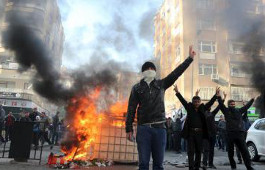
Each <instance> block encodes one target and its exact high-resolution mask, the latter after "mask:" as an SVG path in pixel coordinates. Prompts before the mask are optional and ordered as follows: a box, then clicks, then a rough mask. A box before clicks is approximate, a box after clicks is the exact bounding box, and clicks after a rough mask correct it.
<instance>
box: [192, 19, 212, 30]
mask: <svg viewBox="0 0 265 170" xmlns="http://www.w3.org/2000/svg"><path fill="white" fill-rule="evenodd" d="M197 29H198V30H216V25H215V21H214V20H204V19H202V20H198V22H197Z"/></svg>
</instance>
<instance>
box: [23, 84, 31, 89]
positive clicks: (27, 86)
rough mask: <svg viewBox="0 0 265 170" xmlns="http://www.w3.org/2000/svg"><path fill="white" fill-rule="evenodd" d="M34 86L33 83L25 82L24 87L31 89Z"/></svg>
mask: <svg viewBox="0 0 265 170" xmlns="http://www.w3.org/2000/svg"><path fill="white" fill-rule="evenodd" d="M31 87H32V84H31V83H24V89H25V90H29V89H30V88H31Z"/></svg>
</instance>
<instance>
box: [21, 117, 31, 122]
mask: <svg viewBox="0 0 265 170" xmlns="http://www.w3.org/2000/svg"><path fill="white" fill-rule="evenodd" d="M19 121H20V122H31V119H30V118H29V117H25V116H24V117H21V118H20V119H19Z"/></svg>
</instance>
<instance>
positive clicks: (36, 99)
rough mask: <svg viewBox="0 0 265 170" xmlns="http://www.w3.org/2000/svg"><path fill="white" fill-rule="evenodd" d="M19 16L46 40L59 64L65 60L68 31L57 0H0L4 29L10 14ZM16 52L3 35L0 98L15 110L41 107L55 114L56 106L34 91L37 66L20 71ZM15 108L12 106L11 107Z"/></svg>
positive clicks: (0, 19) (0, 28)
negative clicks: (4, 40)
mask: <svg viewBox="0 0 265 170" xmlns="http://www.w3.org/2000/svg"><path fill="white" fill-rule="evenodd" d="M10 16H19V17H20V19H21V20H22V22H23V24H25V25H27V26H28V27H29V28H30V29H31V30H32V31H34V33H35V34H36V35H37V36H38V37H39V38H40V39H41V40H42V41H43V42H44V44H45V45H46V48H47V49H48V51H49V54H50V56H51V57H53V61H54V64H55V67H56V68H60V67H61V64H62V53H63V42H64V31H63V27H62V23H61V16H60V11H59V8H58V6H57V1H55V0H34V1H32V0H0V32H1V33H2V32H3V31H5V30H6V29H8V26H9V20H8V19H9V17H10ZM18 69H19V65H18V63H16V61H15V59H14V53H13V52H12V51H9V50H7V49H5V47H4V45H3V43H2V38H1V36H0V102H1V103H2V104H3V105H4V107H8V110H12V111H14V112H15V113H17V112H19V111H21V110H22V109H23V110H30V109H31V108H33V107H37V108H38V110H39V111H45V112H48V114H54V113H55V112H56V106H54V105H52V104H51V103H49V102H48V101H47V100H45V99H44V98H42V97H40V96H39V95H38V94H36V93H35V92H34V91H33V88H32V82H31V79H32V75H34V74H35V73H34V70H33V69H32V70H29V71H27V72H23V73H20V72H19V71H18ZM10 108H11V109H10Z"/></svg>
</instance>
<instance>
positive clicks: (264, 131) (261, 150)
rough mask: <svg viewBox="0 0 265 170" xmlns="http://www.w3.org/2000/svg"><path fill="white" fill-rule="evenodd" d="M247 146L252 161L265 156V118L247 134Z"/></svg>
mask: <svg viewBox="0 0 265 170" xmlns="http://www.w3.org/2000/svg"><path fill="white" fill-rule="evenodd" d="M246 142H247V146H248V151H249V154H250V157H251V160H253V161H258V160H259V159H260V157H261V156H265V118H263V119H258V120H256V121H255V122H254V123H253V124H252V125H251V127H250V128H249V130H248V132H247V139H246Z"/></svg>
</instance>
